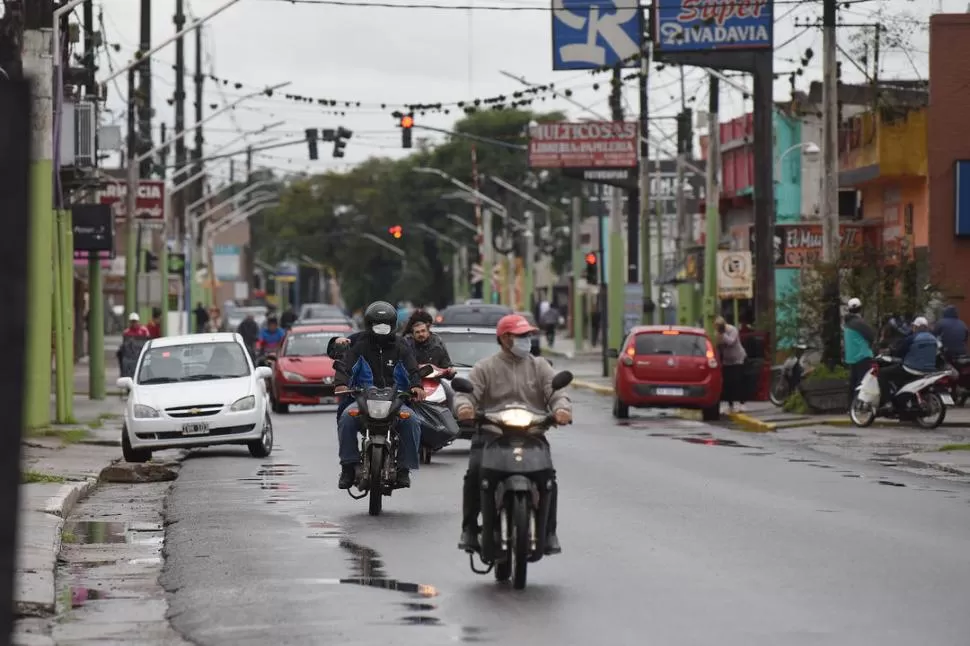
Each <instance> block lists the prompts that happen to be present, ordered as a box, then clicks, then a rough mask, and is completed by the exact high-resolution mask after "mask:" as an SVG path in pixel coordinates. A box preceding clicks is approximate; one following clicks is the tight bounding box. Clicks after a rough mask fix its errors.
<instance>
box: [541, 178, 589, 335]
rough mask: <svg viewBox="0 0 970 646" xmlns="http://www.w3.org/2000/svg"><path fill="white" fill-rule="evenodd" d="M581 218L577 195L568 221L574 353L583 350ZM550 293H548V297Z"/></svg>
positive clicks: (581, 207)
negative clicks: (570, 220) (570, 249)
mask: <svg viewBox="0 0 970 646" xmlns="http://www.w3.org/2000/svg"><path fill="white" fill-rule="evenodd" d="M582 218H583V203H582V201H581V199H580V198H579V197H578V196H577V197H574V198H573V214H572V222H571V223H570V227H569V229H570V234H571V235H572V243H573V290H572V291H573V348H574V350H575V352H576V354H579V353H580V352H582V351H583V341H584V340H585V337H584V335H583V294H582V292H581V291H580V289H579V283H580V280H582V277H583V274H582V272H583V267H585V265H584V263H583V252H582V251H581V250H580V245H579V240H580V231H579V227H580V221H581V220H582ZM551 298H552V295H551V294H550V299H551Z"/></svg>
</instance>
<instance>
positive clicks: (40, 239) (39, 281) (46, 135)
mask: <svg viewBox="0 0 970 646" xmlns="http://www.w3.org/2000/svg"><path fill="white" fill-rule="evenodd" d="M26 4H27V6H26V7H25V16H24V35H23V72H24V76H25V77H26V78H28V79H30V80H31V91H32V96H33V99H32V101H31V113H32V114H33V119H32V122H33V129H32V131H31V158H30V159H31V164H30V177H31V181H30V191H31V195H30V223H31V227H30V265H29V268H28V280H27V299H28V300H27V317H26V318H27V320H28V321H30V325H28V326H27V362H26V384H25V390H24V399H25V402H24V422H23V424H24V427H25V428H37V427H41V426H47V425H48V424H50V421H51V413H50V406H51V329H52V327H51V325H52V318H53V313H54V309H53V302H52V299H51V294H52V293H53V290H54V267H53V263H52V262H51V251H52V249H53V248H54V213H53V208H54V190H53V182H52V181H51V178H52V177H53V174H54V145H53V141H54V140H53V130H54V103H53V88H54V79H53V73H54V64H53V60H52V58H51V48H52V44H53V30H54V7H53V5H52V3H50V2H30V3H26Z"/></svg>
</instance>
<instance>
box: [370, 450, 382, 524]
mask: <svg viewBox="0 0 970 646" xmlns="http://www.w3.org/2000/svg"><path fill="white" fill-rule="evenodd" d="M369 475H370V491H369V492H368V494H369V496H368V499H367V503H368V504H367V513H369V514H370V515H371V516H380V515H381V510H382V509H383V507H384V477H383V476H384V447H383V446H372V447H371V451H370V474H369Z"/></svg>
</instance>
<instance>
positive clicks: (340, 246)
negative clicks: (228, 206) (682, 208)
mask: <svg viewBox="0 0 970 646" xmlns="http://www.w3.org/2000/svg"><path fill="white" fill-rule="evenodd" d="M563 118H564V117H563V115H562V114H559V113H547V114H534V113H532V112H529V111H520V110H493V111H483V112H477V113H473V114H471V115H469V116H468V117H466V118H464V119H463V120H461V121H459V122H458V123H457V124H456V126H455V131H456V132H458V133H467V134H469V135H475V136H479V137H486V138H489V139H494V140H497V141H501V142H505V143H508V144H518V145H524V144H526V143H527V141H528V140H527V131H528V126H529V123H530V121H533V120H534V121H537V122H546V121H559V120H562V119H563ZM350 145H353V141H352V140H351V144H350ZM473 146H474V148H475V151H476V155H477V164H478V173H479V190H481V192H482V193H484V194H486V195H488V196H489V197H491V198H493V199H495V200H497V201H499V202H501V203H502V204H505V205H506V206H507V208H509V210H510V211H511V212H512V214H513V217H515V218H519V219H521V214H522V212H523V211H524V210H527V209H528V210H532V211H533V212H534V213H535V215H536V223H537V226H539V227H542V226H546V225H548V226H550V227H551V228H552V230H555V228H557V227H561V226H562V225H563V224H566V222H564V217H565V215H564V213H562V212H557V211H554V212H553V214H552V222H546V216H545V214H544V213H543V212H542V211H541V210H540V209H537V208H536V207H534V206H532V205H529V204H526V203H524V202H523V201H522V200H521V198H518V197H517V196H515V195H514V194H506V191H504V189H502V188H501V187H500V186H499V185H498V184H496V183H494V182H491V181H488V180H487V177H488V176H490V175H495V176H498V177H499V178H500V179H503V180H505V181H506V182H509V183H511V184H513V185H515V186H518V187H524V188H526V190H527V191H528V192H529V193H530V194H531V195H534V196H535V197H537V198H538V199H540V200H542V201H543V202H545V203H546V204H549V205H552V206H554V207H561V205H562V203H563V200H564V199H566V198H569V197H571V196H572V195H574V194H577V192H578V191H579V187H580V182H577V181H575V180H569V179H566V178H563V177H562V176H561V175H560V173H559V172H558V171H556V172H549V173H540V174H538V175H537V174H535V173H533V172H531V171H530V170H529V167H528V158H527V154H526V152H525V151H524V150H517V149H512V148H507V147H503V146H500V145H496V144H489V143H482V142H474V141H471V140H469V139H467V138H462V137H458V136H456V137H452V138H450V139H449V141H448V142H447V143H445V144H443V145H440V146H436V147H429V146H426V145H419V148H418V150H417V152H416V153H415V154H413V155H410V156H409V157H407V158H405V159H402V160H391V159H387V158H380V157H375V158H371V159H368V160H367V161H365V162H364V163H362V164H360V165H359V166H356V167H355V168H353V169H352V170H351V171H349V172H346V173H336V172H327V173H323V174H320V175H314V176H311V177H307V178H304V179H296V180H292V181H289V182H287V183H286V185H285V186H284V187H283V189H282V191H281V198H280V205H279V206H278V207H277V208H275V209H272V210H269V211H267V213H266V215H265V217H263V218H261V219H260V221H258V222H254V234H255V235H254V237H255V238H256V239H257V240H258V243H259V249H258V250H257V251H258V253H259V255H260V256H261V257H262V259H263V260H265V261H267V262H277V261H280V260H283V259H286V258H295V257H300V256H306V257H309V258H311V259H313V260H314V261H317V262H320V263H322V264H324V265H327V266H329V267H330V268H331V269H332V271H333V272H334V273H335V274H336V276H337V278H338V280H339V282H340V285H341V292H342V294H343V296H344V299H345V301H346V302H347V305H348V306H350V307H359V306H361V305H363V304H365V303H367V302H369V301H372V300H375V299H386V300H390V301H392V302H397V301H399V300H409V301H413V302H415V303H433V304H437V305H443V304H445V303H447V302H448V301H449V300H450V299H451V298H452V297H453V294H452V293H451V292H452V279H451V274H450V272H451V264H450V261H451V256H452V254H453V253H455V251H454V247H453V246H452V245H450V244H449V243H447V242H445V241H441V240H438V239H437V238H436V237H434V236H432V235H430V234H428V233H426V232H425V231H423V230H422V229H420V228H418V227H416V226H414V225H416V224H423V225H426V226H427V227H430V228H432V229H434V230H436V231H437V232H439V233H441V234H443V235H445V236H448V237H450V238H452V239H455V240H458V241H461V242H463V243H467V244H468V245H469V247H470V254H469V256H470V258H471V260H472V261H474V259H475V253H476V252H475V251H474V249H475V244H474V240H473V238H474V234H473V233H472V232H471V231H469V230H468V229H467V228H465V227H462V226H461V225H459V224H456V223H455V222H454V221H452V220H451V219H450V218H448V217H447V214H449V213H453V214H457V215H459V216H460V217H461V218H463V219H464V220H465V221H466V222H468V223H469V224H474V209H473V205H471V204H470V203H469V202H468V201H466V200H463V199H460V198H458V199H454V198H446V197H445V196H447V195H448V194H452V195H453V194H454V193H455V192H456V191H457V190H458V189H457V188H456V187H455V186H454V185H453V184H451V183H450V182H448V181H447V180H445V179H444V178H442V177H440V176H437V175H431V174H425V173H421V172H417V171H415V169H416V168H418V167H431V168H437V169H440V170H442V171H444V172H445V173H447V174H449V175H451V176H452V177H454V178H456V179H457V180H459V181H461V182H464V183H465V184H468V185H472V181H473V180H472V147H473ZM563 210H567V209H563ZM394 225H400V226H401V227H402V228H403V237H402V238H401V239H400V240H395V239H394V238H392V237H391V236H390V235H389V234H388V228H389V227H391V226H394ZM502 226H503V225H502V221H501V218H498V217H496V218H495V221H494V222H493V228H494V229H495V230H499V229H500V228H502ZM362 233H369V234H371V235H374V236H377V237H378V238H380V239H381V240H383V241H385V242H387V243H389V244H394V245H395V246H396V247H398V248H400V249H402V250H403V251H404V252H405V254H406V262H404V263H403V264H402V261H401V258H399V257H398V256H397V255H395V254H394V253H393V252H392V251H390V250H388V249H385V248H383V247H382V246H380V245H379V244H376V243H375V242H373V241H372V240H369V239H367V238H366V237H365V236H362V235H361V234H362ZM568 254H569V249H568V244H567V245H560V249H559V256H560V264H561V263H562V261H563V260H564V259H565V258H567V257H568Z"/></svg>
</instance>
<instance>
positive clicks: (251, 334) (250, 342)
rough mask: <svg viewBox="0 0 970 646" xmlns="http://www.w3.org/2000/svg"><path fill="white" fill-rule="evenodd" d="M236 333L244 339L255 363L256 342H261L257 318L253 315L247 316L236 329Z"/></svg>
mask: <svg viewBox="0 0 970 646" xmlns="http://www.w3.org/2000/svg"><path fill="white" fill-rule="evenodd" d="M236 333H237V334H238V335H239V336H241V337H242V338H243V343H245V344H246V349H247V350H249V355H250V356H251V357H252V358H253V360H254V361H255V359H256V342H257V341H259V323H257V322H256V318H255V317H254V316H253V315H252V314H249V315H247V316H246V318H244V319H243V320H242V322H241V323H240V324H239V327H237V328H236Z"/></svg>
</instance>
